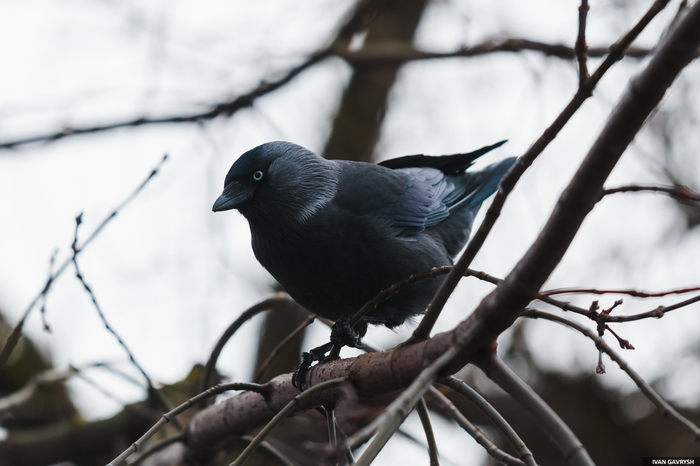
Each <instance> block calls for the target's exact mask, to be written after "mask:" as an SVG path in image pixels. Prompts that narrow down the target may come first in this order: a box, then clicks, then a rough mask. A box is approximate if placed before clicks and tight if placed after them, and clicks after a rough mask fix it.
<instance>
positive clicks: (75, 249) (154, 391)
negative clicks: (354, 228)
mask: <svg viewBox="0 0 700 466" xmlns="http://www.w3.org/2000/svg"><path fill="white" fill-rule="evenodd" d="M82 222H83V214H82V213H81V214H79V215H78V216H77V217H76V218H75V236H74V240H73V244H72V245H71V249H73V265H74V266H75V276H76V277H78V280H80V283H82V284H83V288H85V291H87V293H88V294H89V295H90V299H91V300H92V304H93V306H94V308H95V310H96V311H97V314H98V315H99V316H100V319H101V320H102V323H103V324H104V326H105V328H106V329H107V331H108V332H109V333H111V334H112V335H114V338H116V339H117V342H118V343H119V345H120V346H121V347H122V348H124V351H126V354H127V356H129V360H130V361H131V363H132V364H133V365H134V367H136V369H138V370H139V372H141V375H143V378H144V379H146V384H147V385H148V394H149V396H151V397H153V398H154V399H155V400H156V401H157V402H158V404H159V405H160V407H161V408H162V409H164V410H167V411H170V410H171V409H172V406H171V404H170V403H169V402H168V401H167V400H166V399H165V398H164V396H163V394H162V393H161V392H160V391H158V390H157V389H156V387H155V385H154V384H153V380H152V379H151V377H149V375H148V374H147V373H146V371H145V370H144V369H143V367H142V366H141V365H140V364H139V363H138V362H136V358H135V357H134V353H132V352H131V350H130V349H129V347H128V346H126V343H124V340H122V338H121V337H120V336H119V334H118V333H117V331H116V330H114V328H113V327H112V326H111V325H109V322H107V317H105V315H104V312H102V308H101V307H100V305H99V304H97V298H96V297H95V294H94V293H93V291H92V288H90V286H89V285H88V284H87V282H85V278H84V277H83V275H82V274H81V273H80V268H79V267H78V257H77V256H78V253H79V252H80V249H79V248H78V229H79V228H80V224H81V223H82ZM175 425H176V426H177V427H178V428H179V429H182V425H180V423H179V421H177V420H175Z"/></svg>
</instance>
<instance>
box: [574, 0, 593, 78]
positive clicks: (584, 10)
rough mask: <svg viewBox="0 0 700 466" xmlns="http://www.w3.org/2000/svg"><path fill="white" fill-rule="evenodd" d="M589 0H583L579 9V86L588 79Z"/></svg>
mask: <svg viewBox="0 0 700 466" xmlns="http://www.w3.org/2000/svg"><path fill="white" fill-rule="evenodd" d="M589 9H590V7H589V6H588V0H581V6H579V7H578V36H577V38H576V46H575V47H574V50H575V52H576V61H577V62H578V84H579V86H583V85H584V84H585V82H586V80H587V79H588V64H587V59H588V44H586V17H587V16H588V10H589Z"/></svg>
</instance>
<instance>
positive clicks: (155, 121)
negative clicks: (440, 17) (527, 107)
mask: <svg viewBox="0 0 700 466" xmlns="http://www.w3.org/2000/svg"><path fill="white" fill-rule="evenodd" d="M527 50H529V51H535V52H540V53H543V54H544V55H546V56H551V57H557V58H563V59H567V60H568V59H574V58H576V52H575V50H574V49H573V48H571V47H569V46H566V45H561V44H546V43H542V42H537V41H532V40H527V39H506V40H501V41H487V42H484V43H482V44H478V45H475V46H472V47H465V48H462V49H460V50H457V51H455V52H448V53H440V52H424V51H419V50H414V49H411V48H406V49H397V48H396V47H395V46H393V45H391V46H387V47H382V46H376V47H372V48H371V49H369V50H359V51H356V52H350V51H347V50H346V49H345V48H341V47H332V48H326V49H322V50H319V51H318V52H316V53H314V54H312V55H310V56H309V57H308V58H307V59H306V60H305V61H304V62H302V63H301V64H299V65H298V66H296V67H294V68H292V69H291V70H289V71H288V72H287V73H285V74H284V75H283V76H282V77H281V78H279V79H277V80H274V81H268V80H263V81H261V82H260V83H259V84H258V85H257V86H256V88H255V89H254V90H252V91H250V92H248V93H246V94H243V95H240V96H239V97H237V98H235V99H232V100H228V101H226V102H222V103H218V104H214V105H212V106H211V107H210V108H209V109H208V110H206V111H204V112H199V113H193V114H189V115H173V116H169V117H161V118H153V117H147V116H143V117H140V118H136V119H133V120H128V121H121V122H116V123H112V124H107V125H97V126H89V127H83V128H70V127H69V128H64V129H63V130H61V131H58V132H54V133H50V134H44V135H38V136H33V137H28V138H21V139H16V140H11V141H6V142H0V149H13V148H16V147H18V146H22V145H26V144H31V143H36V142H44V141H45V142H51V141H56V140H59V139H63V138H65V137H68V136H74V135H80V134H89V133H96V132H102V131H109V130H113V129H117V128H125V127H139V126H144V125H159V124H172V123H197V122H201V121H204V120H211V119H214V118H216V117H218V116H231V115H233V114H234V113H235V112H237V111H238V110H241V109H243V108H247V107H250V106H252V105H253V103H254V102H255V100H256V99H257V98H259V97H261V96H263V95H265V94H268V93H270V92H273V91H275V90H277V89H279V88H280V87H283V86H284V85H286V84H287V83H288V82H290V81H292V80H293V79H294V78H295V77H296V76H298V75H299V74H300V73H301V72H303V71H305V70H306V69H308V68H311V67H312V66H314V65H316V64H317V63H320V62H321V61H323V60H324V59H326V58H327V57H329V56H332V55H335V56H338V57H340V58H342V59H344V60H345V61H347V62H348V63H350V64H351V65H353V66H387V65H392V64H393V65H396V64H400V63H403V62H408V61H415V60H426V59H441V58H453V57H475V56H480V55H485V54H490V53H497V52H521V51H527ZM608 53H609V48H608V47H595V48H591V49H589V50H588V55H589V56H591V57H602V56H604V55H606V54H608ZM649 53H650V51H649V50H648V49H643V48H635V47H630V48H629V49H628V50H627V51H626V53H625V56H629V57H634V58H643V57H646V56H647V55H649Z"/></svg>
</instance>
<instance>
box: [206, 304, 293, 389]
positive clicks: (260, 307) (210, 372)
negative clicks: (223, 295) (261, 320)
mask: <svg viewBox="0 0 700 466" xmlns="http://www.w3.org/2000/svg"><path fill="white" fill-rule="evenodd" d="M281 304H290V305H291V304H293V305H297V304H296V302H295V301H294V300H292V298H290V297H289V295H288V294H287V293H277V294H276V295H275V296H273V297H272V298H269V299H266V300H264V301H262V302H259V303H258V304H256V305H254V306H253V307H251V308H249V309H247V310H245V311H243V313H242V314H241V315H240V316H239V317H238V318H237V319H236V320H235V321H233V323H232V324H231V325H229V327H228V328H227V329H226V331H224V333H223V335H221V337H220V338H219V341H217V342H216V346H214V349H213V350H212V352H211V354H210V355H209V360H207V365H206V366H205V368H204V375H203V376H202V384H201V386H200V391H204V390H206V389H207V388H209V387H211V386H212V385H213V384H214V382H215V381H214V378H215V376H216V361H217V360H218V359H219V355H220V354H221V351H222V350H223V349H224V346H225V345H226V343H227V342H228V341H229V340H230V339H231V337H233V335H234V334H235V333H236V331H238V329H239V328H240V327H241V325H243V324H244V323H246V322H247V321H249V320H250V319H251V318H253V317H254V316H256V315H257V314H259V313H261V312H263V311H269V310H270V309H273V308H274V307H275V306H279V305H281Z"/></svg>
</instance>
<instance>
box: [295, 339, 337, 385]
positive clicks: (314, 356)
mask: <svg viewBox="0 0 700 466" xmlns="http://www.w3.org/2000/svg"><path fill="white" fill-rule="evenodd" d="M332 346H333V343H331V342H328V343H326V344H325V345H321V346H319V347H318V348H314V349H312V350H311V351H309V352H308V353H301V364H299V368H298V369H297V370H296V372H295V373H294V374H292V385H294V387H296V388H297V389H299V390H300V391H302V392H303V391H304V389H303V388H302V383H303V382H305V381H306V374H307V373H308V372H309V369H311V364H313V363H314V361H323V359H324V358H325V357H326V353H327V352H329V351H330V350H331V347H332Z"/></svg>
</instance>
